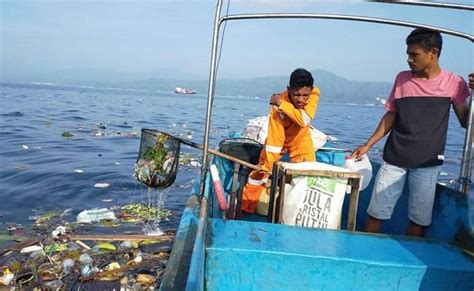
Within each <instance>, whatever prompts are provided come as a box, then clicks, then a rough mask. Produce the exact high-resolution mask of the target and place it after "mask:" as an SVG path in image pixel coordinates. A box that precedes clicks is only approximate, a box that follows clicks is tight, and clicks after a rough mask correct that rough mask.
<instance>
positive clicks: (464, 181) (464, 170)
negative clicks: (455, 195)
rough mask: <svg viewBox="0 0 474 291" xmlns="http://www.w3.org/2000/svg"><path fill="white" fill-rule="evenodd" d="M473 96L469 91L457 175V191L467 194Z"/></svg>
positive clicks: (470, 170) (470, 156)
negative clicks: (462, 147) (464, 134)
mask: <svg viewBox="0 0 474 291" xmlns="http://www.w3.org/2000/svg"><path fill="white" fill-rule="evenodd" d="M473 96H474V90H471V100H470V101H469V119H468V122H467V126H466V136H465V138H464V149H463V152H462V159H461V172H460V173H459V179H458V181H459V184H460V185H459V191H461V192H464V193H466V194H467V193H469V189H470V187H471V174H472V135H473V127H472V121H473V116H472V115H473V113H474V102H472V98H473Z"/></svg>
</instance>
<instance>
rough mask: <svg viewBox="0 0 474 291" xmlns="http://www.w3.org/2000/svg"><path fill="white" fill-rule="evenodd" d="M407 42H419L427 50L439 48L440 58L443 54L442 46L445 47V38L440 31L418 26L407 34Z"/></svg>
mask: <svg viewBox="0 0 474 291" xmlns="http://www.w3.org/2000/svg"><path fill="white" fill-rule="evenodd" d="M406 43H407V45H411V44H419V45H420V46H421V47H422V48H423V49H425V50H427V51H429V50H432V49H434V48H437V49H438V51H439V53H438V58H439V56H440V55H441V48H442V47H443V38H442V37H441V33H439V31H434V30H431V29H426V28H416V29H414V30H413V31H412V32H411V33H410V34H409V35H408V36H407V39H406Z"/></svg>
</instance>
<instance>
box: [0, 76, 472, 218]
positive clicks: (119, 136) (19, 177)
mask: <svg viewBox="0 0 474 291" xmlns="http://www.w3.org/2000/svg"><path fill="white" fill-rule="evenodd" d="M282 89H284V88H283V87H282ZM267 99H268V98H255V97H240V96H239V97H232V96H216V98H215V101H214V107H213V108H214V110H213V113H212V126H211V146H215V145H216V144H217V142H218V141H219V140H220V139H222V138H224V137H227V136H229V135H230V134H231V133H232V132H240V131H242V130H243V129H244V128H245V125H246V123H247V120H248V119H250V118H253V117H256V116H261V115H266V114H268V110H269V105H268V100H267ZM330 101H331V96H325V95H324V92H322V97H321V102H320V104H319V108H318V111H317V113H316V118H315V120H314V121H313V125H314V126H315V127H316V128H318V129H319V130H321V131H323V132H325V133H326V134H329V135H331V136H333V137H336V138H337V139H338V142H337V143H336V146H337V147H341V148H351V149H353V148H355V147H357V146H358V145H360V144H362V143H363V142H365V141H366V139H367V138H368V137H369V136H370V135H371V134H372V132H373V131H374V130H375V128H376V127H377V125H378V122H379V120H380V118H381V117H382V116H383V114H384V108H383V106H381V105H378V106H377V105H376V106H373V105H354V104H352V105H351V104H334V103H330ZM206 105H207V99H206V96H205V95H200V94H197V95H177V94H174V93H171V92H169V93H166V92H165V93H163V92H162V93H158V92H147V91H138V90H125V89H100V88H89V87H88V88H86V87H66V86H58V85H46V84H12V83H0V200H1V203H0V222H1V223H9V222H15V223H22V224H28V223H31V221H29V220H28V217H30V216H34V215H36V214H37V213H40V212H45V211H53V210H58V211H60V210H64V209H69V208H72V213H73V214H77V213H79V212H80V211H82V210H84V209H90V208H95V207H99V208H102V207H109V208H110V207H113V206H121V205H125V204H129V203H139V202H144V203H147V201H148V195H149V193H148V189H147V187H146V186H145V185H142V184H141V183H139V182H138V181H136V180H135V179H134V178H133V176H132V174H133V169H134V163H135V161H136V158H137V154H138V150H139V146H140V130H141V128H155V129H158V130H162V131H168V132H170V133H173V134H176V135H178V136H180V137H183V138H188V139H191V140H192V141H194V142H197V143H202V139H203V130H204V123H205V115H206ZM449 127H450V128H449V133H448V142H447V145H446V153H445V156H446V159H445V164H444V166H443V170H442V171H443V173H442V176H440V179H441V180H443V181H446V182H449V181H451V180H454V179H456V178H457V176H458V174H459V164H460V159H461V153H462V146H463V142H464V132H465V131H464V130H463V129H461V128H460V127H459V125H458V122H457V119H456V118H455V115H454V114H453V113H452V114H451V118H450V124H449ZM66 131H68V132H71V133H72V134H73V136H72V137H62V136H61V135H62V133H63V132H66ZM383 144H384V142H383V141H380V142H379V143H378V144H377V145H376V146H374V148H373V149H372V151H371V152H370V154H369V157H370V158H371V159H373V160H376V161H381V155H382V150H383ZM181 151H182V152H184V153H187V154H189V155H190V156H192V157H195V158H198V159H199V158H200V154H201V152H200V151H199V150H196V149H194V148H191V147H188V146H185V145H182V149H181ZM198 173H199V168H197V167H193V166H191V165H189V164H185V165H181V166H180V168H179V171H178V176H177V178H176V181H175V183H174V184H173V185H172V186H170V188H169V189H168V190H167V192H166V201H165V202H164V207H165V208H168V209H170V210H172V212H173V218H172V223H177V222H178V220H179V216H180V214H181V212H182V210H183V209H184V206H185V202H186V199H187V197H188V196H189V193H190V188H191V186H192V183H193V179H195V178H196V176H197V175H198ZM96 183H107V184H109V185H110V186H108V187H106V188H96V187H94V185H95V184H96ZM155 202H156V201H155Z"/></svg>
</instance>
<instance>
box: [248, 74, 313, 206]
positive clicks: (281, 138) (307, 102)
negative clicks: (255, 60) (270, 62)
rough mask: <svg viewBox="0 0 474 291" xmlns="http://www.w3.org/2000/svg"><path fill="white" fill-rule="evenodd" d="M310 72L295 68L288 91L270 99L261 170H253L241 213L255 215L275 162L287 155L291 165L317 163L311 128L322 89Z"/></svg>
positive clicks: (274, 95)
mask: <svg viewBox="0 0 474 291" xmlns="http://www.w3.org/2000/svg"><path fill="white" fill-rule="evenodd" d="M313 83H314V80H313V76H312V75H311V73H310V72H308V71H307V70H305V69H301V68H299V69H296V70H294V71H293V72H292V73H291V76H290V84H289V86H288V87H287V90H286V91H284V92H282V93H280V94H273V95H272V96H271V97H270V105H272V107H271V109H270V116H269V122H268V136H267V139H266V140H265V144H264V148H263V149H262V152H261V153H260V160H259V166H260V167H261V169H262V170H261V171H256V170H254V171H252V172H251V173H250V175H249V180H248V182H247V184H246V185H245V187H244V190H243V195H242V207H241V208H242V210H243V211H245V212H248V213H254V212H255V208H256V206H257V202H258V199H259V197H260V194H261V193H262V192H263V191H264V190H265V185H266V183H267V181H268V177H269V174H268V173H269V172H270V171H271V169H272V167H273V163H274V162H276V161H278V160H279V159H280V158H281V157H282V155H283V154H285V153H288V154H289V156H290V160H291V161H292V162H314V161H316V157H315V153H314V148H313V142H312V139H311V132H310V125H311V121H312V120H313V118H314V115H315V113H316V109H317V107H318V101H319V95H320V91H319V88H317V87H315V86H313Z"/></svg>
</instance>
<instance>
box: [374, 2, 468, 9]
mask: <svg viewBox="0 0 474 291" xmlns="http://www.w3.org/2000/svg"><path fill="white" fill-rule="evenodd" d="M369 2H380V3H389V4H406V5H414V6H427V7H435V8H449V9H461V10H470V11H474V6H472V5H464V4H456V3H441V2H428V1H413V0H375V1H369Z"/></svg>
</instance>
